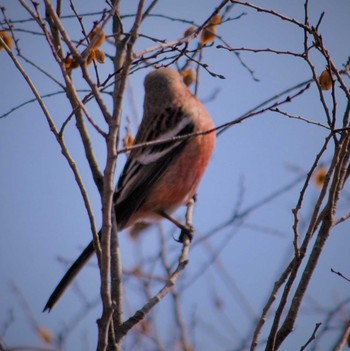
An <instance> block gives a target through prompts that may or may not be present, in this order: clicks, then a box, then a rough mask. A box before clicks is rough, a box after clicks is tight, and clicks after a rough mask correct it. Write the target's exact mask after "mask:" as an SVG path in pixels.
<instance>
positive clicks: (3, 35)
mask: <svg viewBox="0 0 350 351" xmlns="http://www.w3.org/2000/svg"><path fill="white" fill-rule="evenodd" d="M0 37H1V39H2V40H3V41H4V42H5V44H6V45H7V46H8V47H9V48H10V49H12V48H13V40H12V38H11V36H10V34H8V33H7V32H5V31H0ZM0 50H5V45H4V44H3V43H2V42H0Z"/></svg>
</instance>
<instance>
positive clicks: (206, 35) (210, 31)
mask: <svg viewBox="0 0 350 351" xmlns="http://www.w3.org/2000/svg"><path fill="white" fill-rule="evenodd" d="M220 23H221V16H219V15H215V16H214V17H213V18H212V19H211V21H210V22H209V24H208V25H207V26H205V27H204V28H203V31H202V35H201V44H203V45H204V44H209V43H211V42H212V41H214V40H215V38H216V33H217V31H218V27H219V24H220Z"/></svg>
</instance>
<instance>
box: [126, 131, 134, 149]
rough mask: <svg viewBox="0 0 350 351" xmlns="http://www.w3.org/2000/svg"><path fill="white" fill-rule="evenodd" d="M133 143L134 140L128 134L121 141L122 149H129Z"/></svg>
mask: <svg viewBox="0 0 350 351" xmlns="http://www.w3.org/2000/svg"><path fill="white" fill-rule="evenodd" d="M134 143H135V138H134V137H133V136H132V135H130V134H128V135H126V136H125V137H124V139H123V144H124V147H131V146H133V145H134Z"/></svg>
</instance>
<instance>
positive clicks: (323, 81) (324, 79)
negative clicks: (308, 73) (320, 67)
mask: <svg viewBox="0 0 350 351" xmlns="http://www.w3.org/2000/svg"><path fill="white" fill-rule="evenodd" d="M318 82H319V83H320V86H321V89H322V90H330V89H332V75H331V73H330V72H329V70H328V69H325V70H324V71H323V72H322V73H321V75H320V76H319V78H318Z"/></svg>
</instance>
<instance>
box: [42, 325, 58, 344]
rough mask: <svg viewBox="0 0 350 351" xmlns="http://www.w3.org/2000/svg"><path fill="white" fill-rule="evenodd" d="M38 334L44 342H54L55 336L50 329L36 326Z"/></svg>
mask: <svg viewBox="0 0 350 351" xmlns="http://www.w3.org/2000/svg"><path fill="white" fill-rule="evenodd" d="M38 334H39V337H40V339H41V340H42V341H44V342H45V343H47V344H52V343H53V342H54V339H55V338H54V334H53V333H52V331H51V330H49V329H47V328H44V327H38Z"/></svg>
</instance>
